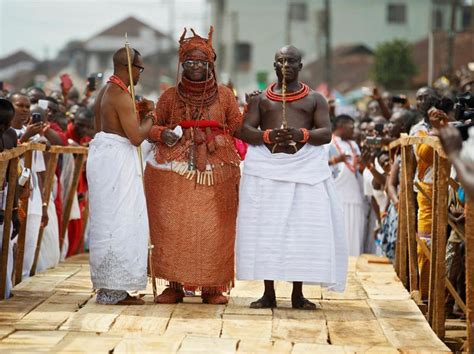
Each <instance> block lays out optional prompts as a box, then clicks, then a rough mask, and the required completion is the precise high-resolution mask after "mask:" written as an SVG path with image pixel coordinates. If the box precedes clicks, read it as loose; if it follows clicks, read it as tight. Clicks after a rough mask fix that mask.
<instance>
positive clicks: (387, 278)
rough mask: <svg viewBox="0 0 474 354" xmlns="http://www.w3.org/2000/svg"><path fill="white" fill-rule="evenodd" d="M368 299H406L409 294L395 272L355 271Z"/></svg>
mask: <svg viewBox="0 0 474 354" xmlns="http://www.w3.org/2000/svg"><path fill="white" fill-rule="evenodd" d="M357 277H358V278H359V281H360V283H361V284H362V287H363V289H364V290H365V292H366V293H367V296H368V298H369V299H380V300H389V299H391V300H407V299H409V298H410V294H409V293H408V291H407V290H406V289H405V287H404V286H403V284H402V283H401V282H400V280H399V279H398V278H397V275H396V274H395V273H389V272H383V273H362V272H360V273H357Z"/></svg>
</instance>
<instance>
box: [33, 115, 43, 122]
mask: <svg viewBox="0 0 474 354" xmlns="http://www.w3.org/2000/svg"><path fill="white" fill-rule="evenodd" d="M42 121H43V119H42V118H41V113H31V123H33V124H36V123H41V122H42Z"/></svg>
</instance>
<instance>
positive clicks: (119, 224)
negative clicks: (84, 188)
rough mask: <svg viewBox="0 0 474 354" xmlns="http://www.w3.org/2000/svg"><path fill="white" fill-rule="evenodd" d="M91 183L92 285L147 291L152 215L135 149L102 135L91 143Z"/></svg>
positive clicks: (88, 178) (116, 136) (89, 176)
mask: <svg viewBox="0 0 474 354" xmlns="http://www.w3.org/2000/svg"><path fill="white" fill-rule="evenodd" d="M87 181H88V185H89V208H90V219H89V222H90V231H89V237H90V240H89V242H90V244H89V247H90V258H89V259H90V265H91V278H92V283H93V286H94V288H95V289H100V288H105V289H110V290H128V291H138V290H143V289H145V287H146V283H147V254H148V235H149V231H148V215H147V209H146V202H145V194H144V191H143V183H142V173H141V171H140V165H139V159H138V154H137V149H136V147H135V146H133V145H132V144H130V142H129V140H128V139H126V138H123V137H121V136H118V135H115V134H108V133H104V132H100V133H98V134H97V135H96V136H95V138H94V140H93V141H92V142H91V144H90V147H89V155H88V158H87Z"/></svg>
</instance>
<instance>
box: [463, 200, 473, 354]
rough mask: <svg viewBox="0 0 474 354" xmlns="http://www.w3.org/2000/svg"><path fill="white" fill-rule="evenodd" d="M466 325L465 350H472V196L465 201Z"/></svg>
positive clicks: (469, 351) (470, 351) (471, 351)
mask: <svg viewBox="0 0 474 354" xmlns="http://www.w3.org/2000/svg"><path fill="white" fill-rule="evenodd" d="M465 212H466V226H465V231H466V233H465V237H466V243H465V245H466V251H465V252H466V253H465V263H466V315H467V316H466V325H467V341H466V348H465V350H466V351H467V352H468V353H473V352H474V198H471V197H469V196H468V197H467V202H466V208H465Z"/></svg>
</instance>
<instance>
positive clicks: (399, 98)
mask: <svg viewBox="0 0 474 354" xmlns="http://www.w3.org/2000/svg"><path fill="white" fill-rule="evenodd" d="M392 102H393V103H400V104H405V103H407V98H406V96H405V95H398V96H393V97H392Z"/></svg>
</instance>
